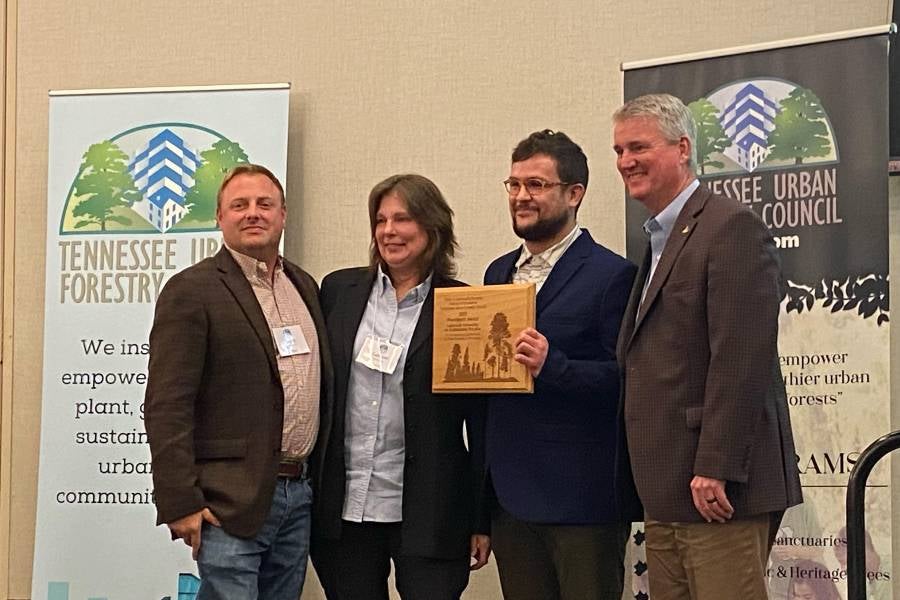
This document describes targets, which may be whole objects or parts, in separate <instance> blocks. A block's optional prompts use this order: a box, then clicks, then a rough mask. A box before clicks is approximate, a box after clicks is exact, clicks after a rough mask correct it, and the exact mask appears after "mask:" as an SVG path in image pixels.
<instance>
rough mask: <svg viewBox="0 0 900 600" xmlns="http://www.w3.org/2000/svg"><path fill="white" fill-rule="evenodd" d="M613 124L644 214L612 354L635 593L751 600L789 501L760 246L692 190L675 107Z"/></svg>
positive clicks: (789, 466) (783, 421)
mask: <svg viewBox="0 0 900 600" xmlns="http://www.w3.org/2000/svg"><path fill="white" fill-rule="evenodd" d="M613 122H614V125H615V132H614V150H615V152H616V155H617V157H618V158H617V168H618V170H619V173H620V174H621V176H622V179H623V181H624V182H625V187H626V190H627V192H628V194H629V195H630V196H631V197H632V198H634V199H636V200H638V201H639V202H641V203H642V204H644V205H645V206H646V208H647V209H648V211H649V212H650V214H651V217H650V218H649V219H648V220H647V222H646V223H645V224H644V230H645V231H646V232H647V233H648V234H649V237H650V244H649V246H650V247H649V249H648V251H647V256H646V257H645V259H644V263H643V265H642V267H641V269H640V271H638V275H637V279H636V280H635V285H634V288H633V289H632V293H631V298H630V300H629V304H628V308H627V309H626V311H625V317H624V319H623V321H622V329H621V332H620V334H619V341H618V348H617V354H618V359H619V363H620V366H621V370H622V378H623V387H622V390H623V393H622V406H621V411H620V412H621V413H622V415H623V418H624V423H625V432H626V439H625V442H626V443H625V444H624V445H623V449H624V450H626V451H625V452H623V453H622V456H623V458H625V459H626V460H623V465H622V466H623V469H622V470H621V472H622V473H623V477H622V479H620V482H621V483H623V484H624V485H626V486H627V485H629V484H630V483H631V477H632V475H633V482H634V485H635V487H636V490H637V494H638V496H639V497H640V500H641V502H642V503H643V506H644V517H645V520H646V547H647V559H648V575H649V578H650V594H651V597H652V598H653V600H669V599H672V600H674V599H685V598H692V599H694V600H713V599H719V598H741V599H742V600H755V599H759V600H764V599H765V598H766V597H767V594H766V589H765V568H766V562H767V558H768V554H769V550H770V548H771V545H772V542H773V540H774V534H775V532H776V531H777V527H778V523H779V522H780V520H781V515H782V514H783V512H784V510H785V509H786V508H787V507H789V506H792V505H794V504H798V503H800V502H801V492H800V481H799V472H798V469H797V462H796V456H795V451H794V443H793V437H792V434H791V426H790V419H789V416H788V408H787V402H786V396H785V390H784V382H783V379H782V377H781V372H780V369H779V366H778V356H777V352H778V313H779V304H780V300H781V293H780V267H779V261H778V256H777V254H776V250H775V245H774V242H773V239H772V237H771V235H770V234H769V231H768V229H767V228H766V226H765V225H764V224H763V223H762V221H761V220H760V219H759V218H758V217H757V216H756V214H755V213H754V212H753V211H751V210H750V209H748V208H747V207H745V206H743V205H741V204H740V203H738V202H737V201H735V200H732V199H729V198H726V197H723V196H718V195H715V194H712V193H711V192H710V191H709V190H708V189H707V188H706V187H705V186H703V185H701V184H700V183H699V182H698V181H697V178H696V176H695V172H694V163H695V153H694V139H695V131H696V127H695V125H694V121H693V118H692V117H691V112H690V110H689V109H688V108H687V107H686V106H685V105H684V104H683V103H682V102H681V101H680V100H678V99H677V98H675V97H673V96H670V95H668V94H659V95H649V96H642V97H640V98H636V99H634V100H631V101H629V102H628V103H626V104H625V105H624V106H622V107H621V108H620V109H619V110H618V111H616V113H615V115H614V116H613ZM629 468H630V471H631V472H630V473H629V472H628V471H629Z"/></svg>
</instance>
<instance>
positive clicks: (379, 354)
mask: <svg viewBox="0 0 900 600" xmlns="http://www.w3.org/2000/svg"><path fill="white" fill-rule="evenodd" d="M402 353H403V345H402V344H394V343H392V342H391V341H390V340H388V339H385V338H380V337H375V336H373V335H371V334H370V335H367V336H366V339H365V341H364V342H363V345H362V348H360V349H359V354H358V355H357V356H356V362H358V363H360V364H362V365H365V366H367V367H369V368H370V369H372V370H373V371H380V372H381V373H387V374H388V375H390V374H391V373H393V372H394V369H396V368H397V363H398V362H400V354H402Z"/></svg>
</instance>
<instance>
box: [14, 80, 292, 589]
mask: <svg viewBox="0 0 900 600" xmlns="http://www.w3.org/2000/svg"><path fill="white" fill-rule="evenodd" d="M288 95H289V86H288V85H287V84H273V85H259V86H220V87H211V88H179V89H143V90H94V91H69V92H51V94H50V157H49V158H50V160H49V175H48V185H47V254H46V268H47V273H46V287H45V290H46V296H45V311H44V379H43V404H42V408H43V412H42V419H41V455H40V472H39V483H38V502H37V530H36V533H35V555H34V572H33V579H32V592H31V597H32V598H35V599H47V600H88V599H94V600H100V599H103V600H117V599H125V598H142V599H147V600H159V599H162V598H181V599H189V598H193V597H194V596H193V594H195V592H196V589H197V583H198V580H197V578H196V576H195V573H196V567H195V564H194V562H193V561H192V560H191V556H190V548H188V547H187V546H185V545H184V544H182V543H181V542H180V540H179V542H178V543H173V542H172V541H171V540H170V538H169V532H168V530H167V529H166V528H165V527H155V526H154V524H155V521H156V511H155V508H154V505H153V484H152V481H151V468H152V466H151V464H150V449H149V446H148V445H147V436H146V433H145V432H144V423H143V414H144V413H143V400H144V385H145V383H146V379H147V354H148V334H149V332H150V326H151V323H152V321H153V309H154V306H155V303H156V298H157V296H158V295H159V292H160V290H161V289H162V287H163V286H164V285H165V284H166V281H167V280H168V279H169V278H170V277H171V276H172V275H174V274H175V273H177V272H178V271H180V270H182V269H184V268H186V267H188V266H190V265H192V264H194V263H196V262H198V261H200V260H202V259H203V258H205V257H207V256H210V255H211V254H214V253H215V252H216V251H217V250H218V249H219V246H220V244H221V234H220V233H219V231H218V229H217V227H216V222H215V213H216V192H217V190H218V187H219V183H220V182H221V180H222V177H223V176H224V174H225V172H226V171H228V170H229V169H230V168H231V167H233V166H234V165H236V164H238V163H244V162H254V163H259V164H263V165H265V166H267V167H269V168H270V169H271V170H272V171H273V172H274V173H275V174H276V175H277V176H278V177H279V179H281V181H284V180H285V170H286V166H287V131H288V129H287V127H288Z"/></svg>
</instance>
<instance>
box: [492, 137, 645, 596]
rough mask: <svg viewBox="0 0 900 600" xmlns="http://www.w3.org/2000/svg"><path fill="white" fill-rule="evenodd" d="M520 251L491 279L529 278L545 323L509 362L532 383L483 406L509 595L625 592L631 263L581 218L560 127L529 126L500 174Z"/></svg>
mask: <svg viewBox="0 0 900 600" xmlns="http://www.w3.org/2000/svg"><path fill="white" fill-rule="evenodd" d="M503 183H504V185H505V187H506V191H507V192H508V196H509V211H510V215H511V217H512V226H513V231H514V232H515V234H516V235H517V236H518V237H519V238H521V239H522V240H523V244H522V245H521V246H520V247H519V248H516V249H515V250H513V251H512V252H510V253H509V254H506V255H504V256H501V257H500V258H498V259H497V260H495V261H494V262H493V263H491V265H490V266H489V267H488V269H487V272H486V273H485V276H484V282H485V284H488V285H490V284H503V283H516V282H534V283H535V284H536V285H537V290H538V293H537V303H536V306H537V322H536V327H535V328H529V329H526V330H524V331H523V332H522V333H521V334H520V335H519V336H518V337H517V338H516V340H515V342H514V346H515V356H514V359H515V360H516V361H517V362H519V363H521V364H523V365H525V366H526V367H527V368H528V370H529V371H530V372H531V374H532V376H533V377H534V393H533V394H531V395H522V394H495V395H493V396H491V397H490V399H489V404H488V423H487V430H486V436H487V440H486V443H487V461H486V462H487V470H488V477H489V478H490V483H491V485H489V486H487V488H488V489H489V490H490V492H492V494H493V498H492V500H493V509H492V519H491V521H492V536H493V537H492V542H493V549H494V553H495V556H496V557H497V566H498V569H499V572H500V583H501V587H502V589H503V596H504V598H506V599H507V600H532V599H533V600H555V599H558V600H576V599H577V600H619V598H621V595H622V585H623V570H624V567H623V563H624V557H625V542H626V540H627V537H628V533H629V530H630V524H629V523H628V522H627V521H626V520H625V518H624V517H623V514H625V511H623V507H621V506H619V503H618V502H617V499H616V496H617V494H616V493H615V489H614V486H613V476H614V464H615V454H616V437H617V431H616V427H617V420H616V407H617V404H618V396H619V371H618V368H617V366H616V354H615V347H616V336H617V334H618V331H619V324H620V322H621V320H622V314H623V312H624V310H625V305H626V303H627V301H628V293H629V290H630V288H631V284H632V281H633V280H634V276H635V273H636V270H637V269H636V267H635V266H634V265H633V264H631V263H630V262H628V261H627V260H625V259H624V258H622V257H621V256H618V255H617V254H615V253H613V252H611V251H610V250H608V249H606V248H604V247H603V246H601V245H600V244H598V243H597V242H595V241H594V240H593V239H592V238H591V235H590V234H589V233H588V231H587V230H586V229H581V228H579V227H578V226H577V223H576V215H577V213H578V208H579V206H580V205H581V201H582V198H583V197H584V193H585V190H586V188H587V183H588V167H587V158H586V157H585V155H584V152H582V150H581V148H580V147H579V146H578V145H577V144H576V143H574V142H573V141H572V140H571V139H569V137H568V136H567V135H566V134H564V133H562V132H554V131H550V130H544V131H538V132H535V133H532V134H531V135H530V136H528V137H527V138H526V139H524V140H522V141H521V142H520V143H519V145H518V146H516V148H515V150H514V151H513V154H512V168H511V170H510V175H509V178H508V179H507V180H506V181H504V182H503Z"/></svg>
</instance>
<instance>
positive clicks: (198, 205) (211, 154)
mask: <svg viewBox="0 0 900 600" xmlns="http://www.w3.org/2000/svg"><path fill="white" fill-rule="evenodd" d="M246 162H248V158H247V153H246V152H244V149H243V148H241V146H240V144H238V143H237V142H232V141H229V140H219V141H217V142H216V143H214V144H213V145H212V148H210V149H208V150H204V151H203V152H201V153H200V166H199V167H197V171H196V172H195V173H194V186H193V187H192V188H191V189H189V190H188V192H187V194H186V195H185V198H184V202H185V205H186V206H187V208H188V213H187V214H186V215H185V216H184V218H183V219H182V222H183V223H209V222H212V221H215V220H216V193H217V192H218V191H219V185H221V183H222V179H223V178H224V177H225V174H226V173H227V172H228V171H230V170H231V169H232V168H233V167H234V166H235V165H238V164H241V163H246Z"/></svg>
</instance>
